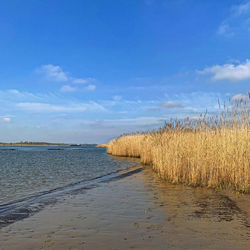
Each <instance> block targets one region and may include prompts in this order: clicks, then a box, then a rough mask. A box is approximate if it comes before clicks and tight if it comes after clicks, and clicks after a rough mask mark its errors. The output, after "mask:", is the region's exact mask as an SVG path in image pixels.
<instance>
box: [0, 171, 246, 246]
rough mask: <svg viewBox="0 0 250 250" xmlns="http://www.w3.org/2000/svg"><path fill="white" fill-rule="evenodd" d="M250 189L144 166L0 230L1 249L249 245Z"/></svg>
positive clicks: (69, 196) (67, 197)
mask: <svg viewBox="0 0 250 250" xmlns="http://www.w3.org/2000/svg"><path fill="white" fill-rule="evenodd" d="M247 208H249V196H247V195H239V194H236V193H230V194H229V193H225V192H220V191H217V192H216V191H214V190H209V189H206V188H191V187H186V186H183V185H171V184H168V183H165V182H164V181H162V180H161V179H160V178H159V177H158V176H157V175H156V174H155V173H153V171H152V170H151V169H150V168H149V167H145V169H144V170H143V171H141V172H135V174H133V175H129V176H127V177H125V178H121V179H117V180H115V181H111V182H107V183H101V184H99V185H98V186H97V187H95V188H93V189H89V190H84V191H82V192H79V193H76V194H74V195H65V196H63V197H60V199H59V201H58V202H57V203H56V204H54V205H49V206H48V207H46V208H45V209H43V210H42V211H41V212H39V213H37V214H35V215H33V216H31V217H29V218H27V219H24V220H22V221H18V222H16V223H14V224H11V225H9V226H7V227H4V228H2V229H1V230H0V242H1V244H0V249H1V250H10V249H222V248H223V249H247V248H248V246H249V241H250V234H249V211H248V210H247Z"/></svg>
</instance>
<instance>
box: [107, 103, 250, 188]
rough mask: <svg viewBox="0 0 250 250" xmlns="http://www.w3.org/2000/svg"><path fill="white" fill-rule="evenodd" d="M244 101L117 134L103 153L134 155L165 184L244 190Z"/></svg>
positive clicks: (248, 168)
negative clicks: (213, 112)
mask: <svg viewBox="0 0 250 250" xmlns="http://www.w3.org/2000/svg"><path fill="white" fill-rule="evenodd" d="M249 132H250V131H249V100H247V102H244V103H243V102H242V101H240V102H238V103H234V104H232V105H231V106H229V108H227V109H226V108H225V107H224V110H223V111H222V112H221V113H220V114H219V115H218V116H213V117H209V116H208V115H207V114H205V115H201V116H200V118H199V119H195V120H194V119H189V118H186V119H185V120H182V121H180V120H172V121H170V122H169V123H166V124H165V126H164V127H163V128H161V129H159V130H157V131H152V132H146V133H134V134H127V135H122V136H120V137H118V138H116V139H113V140H112V141H110V142H109V144H108V150H107V152H108V153H109V154H112V155H117V156H129V157H140V160H141V162H142V163H144V164H150V165H152V167H153V169H154V171H156V172H157V173H158V174H159V176H160V177H161V178H163V179H165V180H167V181H169V182H171V183H184V184H187V185H191V186H208V187H213V188H232V189H234V190H237V191H240V192H244V193H249V192H250V182H249V177H250V176H249V174H250V164H249V159H250V151H249Z"/></svg>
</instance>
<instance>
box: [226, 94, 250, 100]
mask: <svg viewBox="0 0 250 250" xmlns="http://www.w3.org/2000/svg"><path fill="white" fill-rule="evenodd" d="M249 100H250V95H243V94H236V95H234V96H233V97H232V98H231V101H233V102H247V101H249Z"/></svg>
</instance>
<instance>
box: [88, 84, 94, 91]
mask: <svg viewBox="0 0 250 250" xmlns="http://www.w3.org/2000/svg"><path fill="white" fill-rule="evenodd" d="M87 89H88V90H95V89H96V86H95V85H94V84H90V85H88V87H87Z"/></svg>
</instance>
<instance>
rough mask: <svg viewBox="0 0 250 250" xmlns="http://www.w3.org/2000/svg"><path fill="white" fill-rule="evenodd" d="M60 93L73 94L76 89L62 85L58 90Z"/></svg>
mask: <svg viewBox="0 0 250 250" xmlns="http://www.w3.org/2000/svg"><path fill="white" fill-rule="evenodd" d="M60 91H62V92H74V91H76V88H74V87H71V86H70V85H63V86H62V87H61V89H60Z"/></svg>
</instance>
